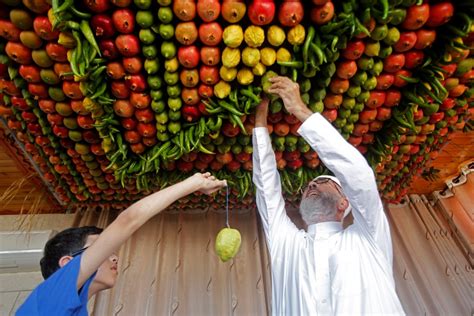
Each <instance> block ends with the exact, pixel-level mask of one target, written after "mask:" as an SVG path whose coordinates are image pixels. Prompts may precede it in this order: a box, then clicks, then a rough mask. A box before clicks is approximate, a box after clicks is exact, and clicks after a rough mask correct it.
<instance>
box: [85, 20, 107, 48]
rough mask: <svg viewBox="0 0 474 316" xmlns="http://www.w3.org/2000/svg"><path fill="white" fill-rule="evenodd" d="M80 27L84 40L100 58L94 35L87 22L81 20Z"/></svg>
mask: <svg viewBox="0 0 474 316" xmlns="http://www.w3.org/2000/svg"><path fill="white" fill-rule="evenodd" d="M80 27H81V31H82V34H84V37H85V38H86V40H87V41H88V42H89V43H90V44H91V45H92V47H94V49H95V50H96V51H97V54H99V56H102V55H101V53H100V49H99V45H97V42H96V40H95V37H94V33H92V29H91V27H90V25H89V22H88V21H87V20H82V21H81V24H80Z"/></svg>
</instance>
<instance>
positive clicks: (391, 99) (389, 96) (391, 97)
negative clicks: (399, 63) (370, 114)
mask: <svg viewBox="0 0 474 316" xmlns="http://www.w3.org/2000/svg"><path fill="white" fill-rule="evenodd" d="M401 98H402V94H401V92H400V91H399V90H394V89H390V90H387V91H386V92H385V102H384V104H383V105H385V106H386V107H392V106H396V105H398V103H400V100H401Z"/></svg>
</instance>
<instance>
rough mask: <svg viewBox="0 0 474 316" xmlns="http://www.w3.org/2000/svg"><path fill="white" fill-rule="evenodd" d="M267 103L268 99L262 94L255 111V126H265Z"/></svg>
mask: <svg viewBox="0 0 474 316" xmlns="http://www.w3.org/2000/svg"><path fill="white" fill-rule="evenodd" d="M268 103H269V100H268V98H267V96H265V95H264V96H263V97H262V101H260V104H259V105H257V110H256V112H255V127H267V116H268Z"/></svg>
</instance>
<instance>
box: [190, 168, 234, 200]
mask: <svg viewBox="0 0 474 316" xmlns="http://www.w3.org/2000/svg"><path fill="white" fill-rule="evenodd" d="M193 180H194V181H196V184H197V187H198V189H197V191H200V192H202V193H204V194H207V195H210V194H212V193H214V192H216V191H218V190H219V189H221V188H223V187H226V186H227V181H226V180H218V179H216V177H214V176H213V175H211V174H210V173H209V172H206V173H196V174H194V175H193Z"/></svg>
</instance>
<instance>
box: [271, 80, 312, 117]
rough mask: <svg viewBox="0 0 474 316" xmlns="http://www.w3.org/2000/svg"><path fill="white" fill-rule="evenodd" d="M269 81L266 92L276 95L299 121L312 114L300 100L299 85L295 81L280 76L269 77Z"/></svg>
mask: <svg viewBox="0 0 474 316" xmlns="http://www.w3.org/2000/svg"><path fill="white" fill-rule="evenodd" d="M269 81H270V82H271V83H272V85H271V86H270V88H268V92H270V93H274V94H276V95H278V96H279V97H280V98H281V99H282V100H283V104H284V105H285V108H286V110H287V111H288V112H289V113H291V114H293V115H294V116H296V117H297V118H298V119H299V120H300V121H301V122H304V121H305V120H306V119H307V118H308V117H310V116H311V114H313V112H311V110H309V109H308V107H307V106H306V104H304V103H303V100H301V95H300V87H299V85H298V84H297V83H296V82H293V81H291V80H290V79H289V78H287V77H281V76H278V77H273V78H270V79H269Z"/></svg>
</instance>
